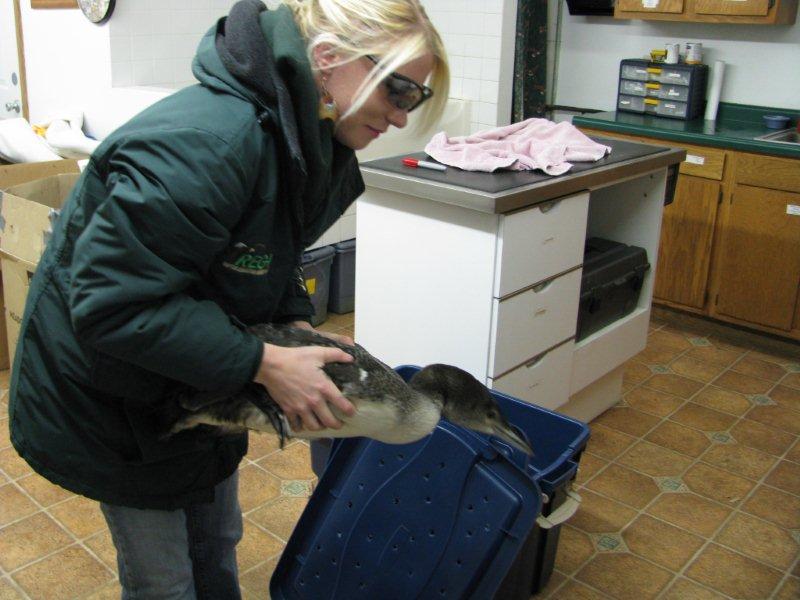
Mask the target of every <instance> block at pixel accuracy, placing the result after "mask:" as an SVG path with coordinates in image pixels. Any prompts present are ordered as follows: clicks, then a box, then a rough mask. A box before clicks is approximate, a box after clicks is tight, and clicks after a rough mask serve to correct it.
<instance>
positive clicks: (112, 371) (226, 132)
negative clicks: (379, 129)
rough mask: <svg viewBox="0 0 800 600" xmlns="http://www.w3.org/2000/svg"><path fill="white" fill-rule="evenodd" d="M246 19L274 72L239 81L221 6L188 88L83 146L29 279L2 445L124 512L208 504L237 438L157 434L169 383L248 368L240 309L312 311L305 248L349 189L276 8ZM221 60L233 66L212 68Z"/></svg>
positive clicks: (233, 382) (343, 162) (222, 376)
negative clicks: (74, 177) (303, 266)
mask: <svg viewBox="0 0 800 600" xmlns="http://www.w3.org/2000/svg"><path fill="white" fill-rule="evenodd" d="M233 15H234V13H233V12H232V13H231V18H232V17H233ZM253 24H255V26H256V27H257V29H256V31H257V33H258V34H259V35H260V39H259V40H257V41H258V43H259V45H260V47H261V48H267V51H268V52H267V54H268V60H269V61H270V63H269V66H270V69H269V72H271V73H272V78H271V79H269V77H270V76H269V73H267V74H263V75H262V73H261V72H260V71H259V72H256V73H253V69H252V68H250V75H255V76H258V77H262V76H263V77H264V78H265V79H264V81H262V82H260V83H262V84H266V85H257V86H252V85H249V83H250V82H248V80H247V75H248V65H247V61H246V60H245V59H246V56H245V57H243V56H242V55H241V54H236V53H235V52H234V53H233V55H232V56H233V58H231V56H228V58H227V62H225V61H224V60H223V59H222V58H221V52H220V48H221V47H222V48H224V47H225V43H226V40H228V42H231V41H233V42H235V43H231V44H230V45H231V46H232V47H234V49H235V46H236V45H237V44H239V45H241V43H242V40H243V39H245V38H246V35H247V32H246V31H244V30H243V31H242V32H241V35H239V32H238V31H237V30H236V29H235V27H238V25H237V24H236V23H235V22H233V23H232V22H231V20H230V18H229V19H227V22H226V19H221V20H220V21H219V23H218V24H217V25H216V27H215V28H213V29H212V30H211V31H210V32H209V33H208V34H207V35H206V36H205V37H204V38H203V40H202V42H201V44H200V46H199V49H198V52H197V55H196V57H195V60H194V65H193V70H194V73H195V76H196V77H197V78H198V79H199V81H200V84H199V85H194V86H191V87H188V88H185V89H182V90H180V91H178V92H176V93H175V94H173V95H171V96H169V97H167V98H165V99H164V100H162V101H160V102H158V103H156V104H154V105H153V106H151V107H150V108H148V109H146V110H145V111H143V112H142V113H140V114H139V115H137V116H136V117H134V118H133V119H131V120H130V121H129V122H128V123H126V124H125V125H124V126H122V127H121V128H120V129H118V130H117V131H115V132H114V133H113V134H111V135H110V136H109V137H108V138H107V139H105V140H104V141H103V143H102V144H101V145H100V147H99V148H98V149H97V151H96V152H95V153H94V154H93V156H92V158H91V160H90V162H89V164H88V166H87V167H86V169H85V170H84V172H83V174H82V176H81V177H80V179H79V180H78V182H77V184H76V185H75V188H74V190H73V191H72V193H71V195H70V197H69V199H68V200H67V202H66V204H65V206H64V208H63V210H62V213H61V216H60V217H59V219H58V220H57V221H56V223H55V225H54V227H53V235H52V238H51V240H50V242H49V244H48V246H47V249H46V251H45V253H44V255H43V256H42V258H41V261H40V263H39V266H38V268H37V270H36V273H35V275H34V277H33V280H32V282H31V286H30V291H29V295H28V300H27V305H26V309H25V314H24V317H23V321H22V329H21V332H20V338H19V345H18V347H17V353H16V356H15V360H14V365H13V374H12V380H11V386H10V387H11V391H10V405H9V412H10V429H11V441H12V443H13V445H14V447H15V448H16V450H17V451H18V452H19V454H20V455H21V456H22V457H23V458H24V459H25V460H26V461H27V462H28V463H29V464H30V465H31V466H32V467H33V468H34V469H35V470H36V471H37V472H38V473H40V474H41V475H43V476H44V477H46V478H47V479H49V480H50V481H52V482H54V483H57V484H59V485H61V486H63V487H65V488H67V489H69V490H71V491H73V492H76V493H79V494H82V495H85V496H88V497H90V498H94V499H96V500H99V501H102V502H107V503H110V504H119V505H124V506H132V507H137V508H155V509H176V508H179V507H184V506H187V505H189V504H193V503H197V502H208V501H212V500H213V497H214V486H215V485H216V484H217V483H219V482H220V481H222V480H223V479H225V478H226V477H227V476H229V475H230V474H231V473H233V472H234V471H235V470H236V468H237V467H238V464H239V462H240V460H241V458H242V456H243V455H244V454H245V453H246V451H247V437H246V435H219V434H218V433H216V432H214V431H213V430H211V428H206V427H199V428H196V429H193V430H190V431H186V432H182V433H180V434H178V435H176V436H173V437H171V438H169V439H162V436H161V433H162V431H163V430H162V429H161V428H160V424H159V422H158V415H159V413H160V410H159V409H160V408H161V407H162V406H163V404H164V402H165V401H166V400H165V399H167V398H168V397H169V395H170V394H171V393H174V390H175V389H176V388H180V387H185V386H187V385H188V386H192V387H194V388H197V389H200V390H219V391H227V390H230V391H234V390H237V389H239V388H240V387H242V386H244V385H245V384H246V383H248V382H249V381H251V380H252V379H253V377H254V375H255V373H256V371H257V368H258V366H259V364H260V360H261V356H262V351H263V345H262V343H261V342H260V341H259V340H258V339H256V338H255V337H254V336H252V335H250V334H248V333H246V332H245V331H243V330H242V328H241V327H240V326H239V325H240V324H241V323H243V324H246V325H249V324H252V323H257V322H270V321H272V322H276V321H289V320H297V319H305V320H308V319H309V318H310V315H311V314H312V311H313V308H312V305H311V303H310V301H309V298H308V294H307V293H306V291H305V288H304V286H303V283H302V273H301V271H300V269H299V263H300V259H301V256H302V252H303V249H304V248H305V247H306V246H307V245H308V244H309V243H310V242H312V241H313V240H314V239H316V238H317V237H318V236H319V235H320V234H321V233H323V232H324V231H325V229H327V228H328V227H329V226H330V225H331V224H332V223H333V222H334V221H335V220H336V219H337V218H338V217H339V216H340V215H341V214H342V213H343V212H344V210H345V209H346V208H347V206H348V205H349V204H350V203H351V202H352V201H353V200H354V199H355V198H356V197H357V196H358V195H360V194H361V192H362V191H363V189H364V188H363V182H362V180H361V177H360V174H359V172H358V165H357V162H356V159H355V155H354V153H353V151H352V150H350V149H348V148H345V147H344V146H342V145H340V144H339V143H338V142H336V141H335V140H334V139H333V137H332V124H331V123H330V122H328V121H324V122H320V121H319V118H318V114H317V106H318V102H319V96H318V92H317V88H316V85H315V83H314V79H313V76H312V72H311V68H310V65H309V62H308V59H307V57H306V48H305V42H304V40H303V39H302V38H301V36H300V33H299V31H298V29H297V27H296V25H295V23H294V20H293V17H292V13H291V11H289V10H288V9H287V8H285V7H282V8H280V9H278V10H276V11H265V12H261V13H260V15H256V16H255V17H254V20H252V22H251V23H250V25H251V27H250V30H249V31H250V33H251V34H252V31H253V29H252V26H253ZM237 36H239V37H237ZM245 41H246V39H245ZM251 41H252V40H251ZM221 44H222V46H221ZM270 49H271V52H270V51H269V50H270ZM222 54H224V53H222ZM237 57H238V59H239V60H244V64H243V66H242V65H240V66H241V69H239V71H240V72H239V74H238V75H237V76H234V75H232V74H231V73H230V71H229V69H227V68H226V66H225V65H226V64H230V63H231V61H235V60H237ZM262 58H263V57H262ZM265 89H266V92H264V90H265ZM270 92H272V93H271V94H270Z"/></svg>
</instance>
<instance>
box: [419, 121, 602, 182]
mask: <svg viewBox="0 0 800 600" xmlns="http://www.w3.org/2000/svg"><path fill="white" fill-rule="evenodd" d="M425 152H427V153H428V154H429V155H430V156H432V157H433V158H435V159H436V160H438V161H439V162H440V163H443V164H445V165H450V166H451V167H459V168H460V169H464V170H466V171H488V172H492V171H496V170H497V169H511V170H513V171H525V170H533V169H541V170H542V171H544V172H545V173H547V174H548V175H561V174H563V173H566V172H567V171H569V170H570V169H571V168H572V164H571V162H569V161H596V160H600V159H601V158H603V157H604V156H605V155H606V154H608V153H609V152H611V148H609V147H608V146H604V145H602V144H598V143H597V142H595V141H593V140H591V139H590V138H588V137H586V136H585V135H584V134H582V133H581V132H580V131H578V129H577V128H576V127H575V126H574V125H572V123H567V122H566V121H564V122H561V123H553V122H552V121H548V120H547V119H528V120H526V121H521V122H519V123H512V124H511V125H506V126H505V127H497V128H496V129H487V130H486V131H479V132H478V133H476V134H473V135H469V136H461V137H454V138H448V137H447V134H446V133H444V132H443V131H442V132H441V133H437V134H436V135H435V136H433V138H431V141H430V142H428V145H427V146H425Z"/></svg>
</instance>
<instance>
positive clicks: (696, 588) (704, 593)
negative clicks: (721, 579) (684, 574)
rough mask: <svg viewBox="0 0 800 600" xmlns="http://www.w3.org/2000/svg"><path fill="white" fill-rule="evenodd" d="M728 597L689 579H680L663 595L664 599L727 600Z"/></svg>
mask: <svg viewBox="0 0 800 600" xmlns="http://www.w3.org/2000/svg"><path fill="white" fill-rule="evenodd" d="M727 598H728V597H727V596H723V595H722V594H718V593H717V592H714V591H712V590H710V589H708V588H705V587H703V586H701V585H699V584H697V583H695V582H693V581H689V580H688V579H678V580H677V581H676V582H675V583H673V584H672V585H671V586H670V587H669V589H668V590H667V592H666V593H665V594H664V596H663V600H727Z"/></svg>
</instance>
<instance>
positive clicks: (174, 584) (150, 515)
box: [100, 471, 242, 600]
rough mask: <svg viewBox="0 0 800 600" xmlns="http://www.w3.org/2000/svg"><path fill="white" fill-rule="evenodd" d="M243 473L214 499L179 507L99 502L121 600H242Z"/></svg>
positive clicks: (219, 488)
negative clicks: (238, 557) (114, 556)
mask: <svg viewBox="0 0 800 600" xmlns="http://www.w3.org/2000/svg"><path fill="white" fill-rule="evenodd" d="M238 485H239V472H238V471H237V472H235V473H234V474H233V475H231V476H230V477H229V478H228V479H226V480H225V481H222V482H221V483H219V484H218V485H217V487H216V488H215V490H214V492H215V496H214V502H213V503H211V504H197V505H194V506H190V507H188V508H185V509H179V510H172V511H169V510H141V509H138V508H128V507H125V506H112V505H110V504H103V503H101V504H100V508H101V510H102V511H103V515H105V518H106V522H107V523H108V528H109V529H110V530H111V536H112V538H113V540H114V546H115V547H116V549H117V566H118V568H119V581H120V584H121V585H122V599H123V600H151V599H152V600H195V599H197V600H240V598H241V592H240V591H239V574H238V570H237V567H236V544H237V543H239V540H241V539H242V511H241V509H240V507H239V498H238Z"/></svg>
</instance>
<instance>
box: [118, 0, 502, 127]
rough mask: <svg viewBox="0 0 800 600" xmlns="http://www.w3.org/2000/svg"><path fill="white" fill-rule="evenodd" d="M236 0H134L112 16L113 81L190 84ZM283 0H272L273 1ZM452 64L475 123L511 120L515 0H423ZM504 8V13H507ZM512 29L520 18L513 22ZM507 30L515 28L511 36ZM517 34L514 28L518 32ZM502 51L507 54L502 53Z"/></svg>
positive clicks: (455, 88) (456, 88)
mask: <svg viewBox="0 0 800 600" xmlns="http://www.w3.org/2000/svg"><path fill="white" fill-rule="evenodd" d="M234 1H235V0H127V1H126V2H119V3H118V4H117V7H116V9H115V12H114V18H113V19H111V21H109V27H110V44H111V69H112V85H113V86H114V87H125V86H160V87H183V86H184V85H188V84H191V83H194V78H193V76H192V74H191V60H192V57H193V56H194V53H195V50H196V48H197V44H198V42H199V41H200V38H201V37H202V35H203V34H204V33H205V32H206V31H207V30H208V29H209V28H210V27H211V26H212V25H213V24H214V22H215V21H216V19H217V18H219V17H220V16H222V15H224V14H226V13H227V12H228V10H229V9H230V6H231V5H232V4H233V3H234ZM278 3H279V0H268V1H267V5H268V6H271V7H272V6H274V5H276V4H278ZM423 4H424V6H425V8H426V10H427V12H428V14H429V15H430V17H431V20H432V21H433V23H434V25H436V27H437V29H438V30H439V32H440V33H441V35H442V37H443V39H444V42H445V46H446V48H447V52H448V55H449V57H450V63H451V69H452V87H451V92H450V96H451V97H453V98H463V99H467V100H470V101H471V106H472V110H471V123H472V127H471V129H472V131H477V130H479V129H484V128H487V127H494V126H496V125H498V124H500V123H502V122H504V121H505V122H507V120H508V117H507V115H506V113H507V112H508V111H507V110H506V106H505V104H510V76H507V75H506V72H507V71H508V65H507V64H503V63H504V62H505V63H508V62H509V61H510V60H513V44H512V46H511V48H512V53H511V56H510V57H509V56H508V47H509V46H508V39H506V40H505V41H504V39H503V33H502V32H503V25H504V22H505V26H506V29H507V30H508V27H509V23H513V19H514V16H513V15H509V12H510V11H511V12H515V10H516V0H423ZM504 11H505V14H504ZM512 29H513V25H512ZM507 37H508V36H507ZM511 37H512V38H513V33H511ZM501 56H502V57H505V58H504V59H503V60H501Z"/></svg>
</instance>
